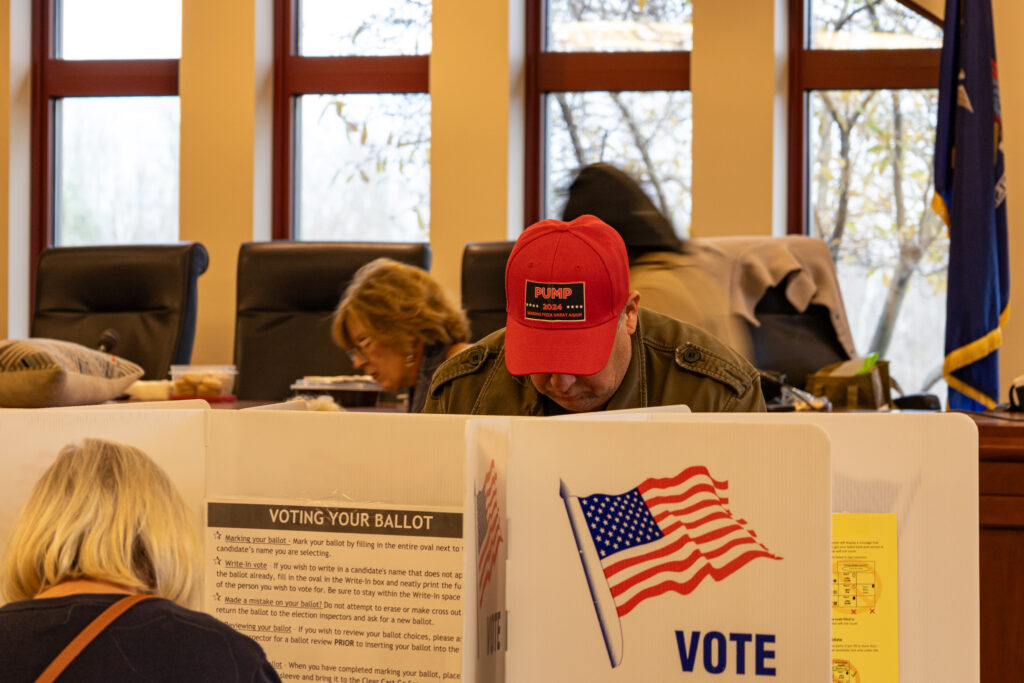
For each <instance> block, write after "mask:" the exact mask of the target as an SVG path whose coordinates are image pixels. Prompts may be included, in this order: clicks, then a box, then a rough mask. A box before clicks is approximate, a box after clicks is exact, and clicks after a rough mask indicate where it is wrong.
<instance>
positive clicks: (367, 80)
mask: <svg viewBox="0 0 1024 683" xmlns="http://www.w3.org/2000/svg"><path fill="white" fill-rule="evenodd" d="M299 2H301V0H274V132H273V200H272V209H271V217H272V227H271V237H272V238H273V239H275V240H290V239H295V234H296V225H295V217H296V201H295V200H296V196H295V195H296V189H297V188H296V186H295V152H296V149H297V147H296V140H295V133H296V127H295V109H296V105H297V101H298V98H299V97H300V96H302V95H345V94H353V93H360V94H390V93H400V94H405V93H426V94H428V95H429V94H430V55H401V56H375V57H360V56H343V57H304V56H301V55H299V54H298V53H297V51H298V44H299V40H298V38H299Z"/></svg>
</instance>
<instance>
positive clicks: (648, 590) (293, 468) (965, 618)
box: [0, 401, 979, 683]
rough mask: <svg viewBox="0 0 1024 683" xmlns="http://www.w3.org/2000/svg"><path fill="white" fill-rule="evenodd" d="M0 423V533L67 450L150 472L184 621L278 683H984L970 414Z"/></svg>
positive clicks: (228, 417)
mask: <svg viewBox="0 0 1024 683" xmlns="http://www.w3.org/2000/svg"><path fill="white" fill-rule="evenodd" d="M0 432H2V433H3V434H4V457H5V474H6V476H5V477H4V479H3V481H2V483H0V487H2V490H3V495H2V496H0V539H2V540H3V541H6V539H7V537H8V535H9V530H10V526H11V523H12V522H13V519H14V515H15V514H16V513H17V511H18V509H19V508H20V507H21V505H22V504H23V503H24V501H25V499H26V498H27V496H28V494H29V491H30V489H31V486H32V485H33V484H34V482H35V481H36V480H37V479H38V477H39V476H40V474H41V473H42V472H43V470H44V469H45V468H46V467H47V466H48V465H49V464H50V463H51V462H52V461H53V458H54V457H55V455H56V453H57V451H58V450H59V448H60V447H61V446H63V445H65V444H67V443H69V442H72V441H78V440H81V439H83V438H86V437H101V438H108V439H113V440H116V441H121V442H125V443H129V444H131V445H134V446H137V447H139V448H140V449H142V450H144V451H145V452H147V453H148V454H149V455H150V456H152V457H153V458H154V460H156V462H157V463H158V464H159V465H160V466H161V467H163V468H164V469H165V470H166V471H167V472H168V474H169V475H170V477H171V479H172V480H173V481H174V482H175V483H176V484H177V486H178V487H179V488H180V489H181V490H182V493H183V494H184V495H185V498H186V500H187V501H188V503H189V505H190V507H192V508H193V509H194V510H195V512H196V518H197V527H198V531H199V533H200V534H201V536H202V538H203V540H204V548H205V550H204V554H203V557H202V558H201V561H202V565H203V567H202V573H203V579H204V594H203V602H202V604H201V605H199V606H198V607H199V608H200V609H203V610H204V611H207V612H209V613H210V614H213V615H215V616H217V617H218V618H220V619H221V620H223V621H225V622H227V623H229V624H231V625H232V626H234V627H235V628H237V629H239V630H240V631H242V632H244V633H246V634H247V635H249V636H251V637H253V638H254V639H256V640H257V641H258V642H259V643H260V644H261V646H262V647H263V648H264V649H265V651H266V652H267V655H268V658H269V659H270V660H271V661H272V662H273V663H274V665H275V667H276V668H277V669H278V671H279V672H280V674H281V676H282V679H283V680H310V681H318V680H319V681H330V682H331V683H347V682H348V681H351V680H358V681H363V680H368V681H380V682H382V683H383V682H385V681H410V682H415V681H434V680H459V679H461V680H473V681H564V680H594V681H601V680H638V679H640V677H642V676H646V677H648V678H653V679H654V680H670V679H676V678H678V677H680V676H685V677H686V678H687V679H689V680H715V681H719V680H746V679H747V678H749V677H761V676H767V677H774V678H775V679H776V680H828V678H827V677H828V676H829V675H830V674H831V676H832V679H833V680H834V681H841V682H842V683H854V682H855V681H857V680H862V681H866V680H886V681H895V680H905V681H912V680H957V681H971V680H977V679H978V675H979V674H978V672H979V661H978V632H979V626H978V620H979V615H978V564H977V557H978V507H977V506H978V502H977V491H978V486H977V433H976V429H975V427H974V424H973V422H972V421H971V420H969V419H968V418H966V417H964V416H960V415H941V414H940V415H935V414H918V415H913V414H911V415H886V414H874V413H857V414H845V415H819V414H811V415H808V414H794V415H708V414H687V413H685V412H680V411H679V410H676V409H673V410H654V411H623V412H622V413H618V414H612V413H607V414H606V413H601V414H588V415H583V416H576V417H570V418H566V419H562V418H557V419H555V418H469V417H463V416H431V415H404V414H374V413H354V412H351V413H317V412H298V411H274V410H269V411H223V410H217V411H213V410H210V409H209V408H208V407H207V406H206V405H205V403H203V402H200V401H180V402H172V403H162V404H149V405H142V406H139V405H129V406H111V407H94V408H74V409H72V408H68V409H47V410H34V411H21V410H6V411H0ZM893 672H895V673H893Z"/></svg>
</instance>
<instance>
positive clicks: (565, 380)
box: [548, 374, 576, 394]
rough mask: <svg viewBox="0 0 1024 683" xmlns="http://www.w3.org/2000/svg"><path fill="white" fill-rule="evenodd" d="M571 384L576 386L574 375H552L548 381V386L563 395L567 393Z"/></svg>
mask: <svg viewBox="0 0 1024 683" xmlns="http://www.w3.org/2000/svg"><path fill="white" fill-rule="evenodd" d="M573 384H576V375H558V374H552V375H551V378H550V379H549V380H548V385H550V387H551V388H552V389H554V390H555V391H557V392H558V393H560V394H564V393H566V392H567V391H569V389H571V388H572V385H573Z"/></svg>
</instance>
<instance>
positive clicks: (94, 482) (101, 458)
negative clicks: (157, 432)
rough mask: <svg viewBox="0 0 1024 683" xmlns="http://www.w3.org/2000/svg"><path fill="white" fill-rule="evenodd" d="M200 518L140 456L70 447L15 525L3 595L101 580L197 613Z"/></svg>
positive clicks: (101, 447)
mask: <svg viewBox="0 0 1024 683" xmlns="http://www.w3.org/2000/svg"><path fill="white" fill-rule="evenodd" d="M193 519H194V516H193V515H192V514H191V513H190V512H189V509H188V506H187V505H186V503H185V501H184V500H183V499H182V497H181V494H180V493H178V490H177V489H176V488H175V487H174V484H172V483H171V480H170V479H168V477H167V475H166V474H165V473H164V471H163V470H162V469H160V467H159V466H158V465H157V464H156V463H155V462H153V461H152V460H151V459H150V458H149V456H147V455H146V454H145V453H143V452H142V451H140V450H139V449H137V448H134V447H132V446H127V445H124V444H120V443H115V442H113V441H104V440H101V439H85V440H84V441H83V442H82V445H80V446H79V445H76V444H72V445H69V446H65V447H64V448H63V449H61V452H60V454H59V455H58V456H57V459H56V460H55V461H54V463H53V464H52V465H50V468H49V469H47V470H46V472H45V473H44V474H43V476H42V478H41V479H40V480H39V481H38V482H37V483H36V485H35V487H34V488H33V489H32V494H31V495H30V496H29V499H28V502H27V503H26V504H25V507H24V508H23V509H22V511H21V514H20V515H19V516H18V520H17V521H16V522H15V525H14V531H13V533H12V534H11V540H10V543H9V545H8V549H7V554H6V558H5V561H4V566H3V574H2V576H0V592H2V594H3V597H4V598H5V599H6V600H8V601H13V600H27V599H29V598H32V597H35V595H36V594H38V593H39V592H40V591H43V590H46V589H47V588H49V587H51V586H55V585H57V584H58V583H61V582H62V581H67V580H70V579H93V580H98V581H107V582H109V583H114V584H117V585H119V586H124V587H125V588H129V589H134V590H137V591H140V592H143V593H152V594H154V595H157V596H159V597H163V598H167V599H169V600H173V601H174V602H177V603H179V604H182V605H185V606H191V605H192V604H193V603H194V602H195V598H196V592H197V590H198V588H199V584H198V581H196V580H194V576H195V575H196V572H195V569H196V567H195V563H196V562H198V560H199V557H200V555H199V545H198V540H197V538H196V534H195V525H194V524H193Z"/></svg>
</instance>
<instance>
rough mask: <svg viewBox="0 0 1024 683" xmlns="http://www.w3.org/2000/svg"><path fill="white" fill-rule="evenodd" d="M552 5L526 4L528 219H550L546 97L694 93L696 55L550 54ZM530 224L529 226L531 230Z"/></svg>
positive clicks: (537, 1) (535, 1) (525, 198)
mask: <svg viewBox="0 0 1024 683" xmlns="http://www.w3.org/2000/svg"><path fill="white" fill-rule="evenodd" d="M545 3H546V0H526V74H525V81H526V83H525V94H524V99H525V103H526V116H525V120H524V138H525V144H526V149H525V156H524V167H525V168H524V170H525V173H524V176H525V177H524V186H523V187H524V189H523V204H524V207H523V208H524V210H523V219H524V221H525V225H532V224H533V223H536V222H537V221H539V220H540V219H541V218H542V217H543V214H544V183H545V179H546V177H547V168H546V160H545V158H544V141H545V136H546V132H547V131H546V130H545V124H544V119H545V117H544V96H545V95H547V94H548V93H551V92H564V91H572V92H585V91H591V92H593V91H624V90H628V91H654V90H686V91H688V90H689V89H690V51H689V50H678V51H660V52H548V51H547V50H546V49H545V48H544V37H545V35H546V34H547V25H546V12H545V9H546V5H545ZM525 225H524V227H525Z"/></svg>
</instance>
